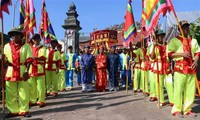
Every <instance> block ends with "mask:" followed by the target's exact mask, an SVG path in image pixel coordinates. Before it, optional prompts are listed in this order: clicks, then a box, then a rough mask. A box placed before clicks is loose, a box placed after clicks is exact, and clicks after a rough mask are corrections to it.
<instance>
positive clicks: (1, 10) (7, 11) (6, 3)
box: [0, 0, 12, 18]
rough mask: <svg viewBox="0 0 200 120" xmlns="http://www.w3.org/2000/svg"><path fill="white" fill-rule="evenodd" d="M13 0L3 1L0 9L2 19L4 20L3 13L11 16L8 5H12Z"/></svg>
mask: <svg viewBox="0 0 200 120" xmlns="http://www.w3.org/2000/svg"><path fill="white" fill-rule="evenodd" d="M11 4H12V1H11V0H1V7H0V18H3V14H2V12H3V11H4V12H6V13H8V14H9V10H8V5H11Z"/></svg>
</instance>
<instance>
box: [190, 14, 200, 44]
mask: <svg viewBox="0 0 200 120" xmlns="http://www.w3.org/2000/svg"><path fill="white" fill-rule="evenodd" d="M190 35H191V36H192V37H193V38H195V39H197V42H198V44H199V45H200V18H199V19H198V20H197V22H195V23H190Z"/></svg>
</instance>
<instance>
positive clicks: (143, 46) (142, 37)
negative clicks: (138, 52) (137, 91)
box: [141, 34, 146, 101]
mask: <svg viewBox="0 0 200 120" xmlns="http://www.w3.org/2000/svg"><path fill="white" fill-rule="evenodd" d="M141 39H142V48H143V49H142V53H143V60H142V61H143V63H144V85H143V87H144V90H143V95H144V101H146V95H145V87H146V86H145V84H146V77H145V74H146V70H145V68H146V65H145V54H144V53H145V52H144V50H145V44H144V42H145V41H144V36H143V34H141ZM141 71H142V69H141Z"/></svg>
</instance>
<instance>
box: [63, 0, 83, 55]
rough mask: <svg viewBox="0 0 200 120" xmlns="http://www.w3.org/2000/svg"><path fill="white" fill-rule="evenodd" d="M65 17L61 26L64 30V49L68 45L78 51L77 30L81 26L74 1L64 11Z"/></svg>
mask: <svg viewBox="0 0 200 120" xmlns="http://www.w3.org/2000/svg"><path fill="white" fill-rule="evenodd" d="M66 14H67V18H66V19H65V24H64V25H63V26H62V27H63V28H64V29H65V30H66V31H65V39H64V43H65V48H64V49H65V51H66V50H67V48H68V46H70V45H71V46H72V47H73V52H75V53H77V54H78V53H79V30H81V29H82V28H81V27H80V22H79V21H78V19H77V17H78V14H77V11H76V6H75V5H74V3H71V5H70V6H69V10H68V12H67V13H66Z"/></svg>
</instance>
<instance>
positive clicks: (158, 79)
mask: <svg viewBox="0 0 200 120" xmlns="http://www.w3.org/2000/svg"><path fill="white" fill-rule="evenodd" d="M154 39H155V41H156V44H157V38H156V35H155V33H154ZM154 49H155V54H156V70H157V71H156V75H157V84H158V85H157V89H158V96H157V97H158V108H159V109H160V78H159V77H160V76H159V67H158V50H157V48H156V46H154Z"/></svg>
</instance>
